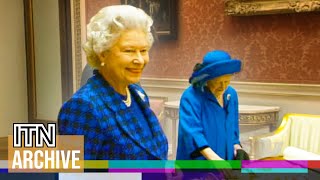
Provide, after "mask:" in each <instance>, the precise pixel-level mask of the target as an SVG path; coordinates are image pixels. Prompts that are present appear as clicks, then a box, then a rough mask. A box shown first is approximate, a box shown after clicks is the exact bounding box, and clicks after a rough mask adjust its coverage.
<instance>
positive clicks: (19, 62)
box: [0, 0, 28, 136]
mask: <svg viewBox="0 0 320 180" xmlns="http://www.w3.org/2000/svg"><path fill="white" fill-rule="evenodd" d="M0 24H1V28H0V39H1V41H0V82H1V88H0V123H1V124H0V136H7V135H8V134H12V123H14V122H27V120H28V105H27V73H26V55H25V35H24V15H23V1H22V0H5V1H4V0H1V1H0Z"/></svg>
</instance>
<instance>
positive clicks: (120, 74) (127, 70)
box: [100, 29, 150, 85]
mask: <svg viewBox="0 0 320 180" xmlns="http://www.w3.org/2000/svg"><path fill="white" fill-rule="evenodd" d="M149 49H150V47H149V44H148V41H147V35H146V33H145V32H143V31H141V30H137V29H134V30H126V31H124V32H122V33H121V35H120V37H119V40H118V41H117V42H116V44H115V45H114V46H113V47H112V48H111V49H110V50H109V51H106V52H105V53H102V55H101V56H100V60H101V61H103V62H104V63H105V65H104V66H102V67H101V68H100V70H101V71H103V73H104V74H106V75H107V77H108V78H112V81H114V82H117V83H119V84H120V83H121V84H125V85H128V84H132V83H137V82H139V81H140V77H141V74H142V71H143V69H144V67H145V65H146V64H147V63H148V62H149Z"/></svg>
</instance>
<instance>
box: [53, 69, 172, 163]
mask: <svg viewBox="0 0 320 180" xmlns="http://www.w3.org/2000/svg"><path fill="white" fill-rule="evenodd" d="M129 90H130V92H131V95H132V100H133V101H136V102H137V104H138V105H139V107H140V108H141V110H142V112H143V113H144V116H145V117H146V120H147V121H148V124H149V126H150V127H149V126H148V127H145V124H143V123H140V122H139V120H138V119H137V118H136V115H135V112H133V111H132V110H131V108H127V106H126V105H125V104H124V103H123V101H122V99H121V97H120V95H119V94H118V93H117V92H116V91H115V90H114V89H113V88H112V87H111V86H110V85H109V84H108V83H107V81H105V80H104V79H103V77H102V76H101V75H100V74H96V75H95V76H93V77H92V78H90V79H89V80H88V82H87V84H86V85H84V86H83V87H82V88H81V89H79V90H78V91H77V92H76V93H75V94H74V95H73V97H72V98H71V99H70V100H69V101H67V102H66V103H65V104H64V105H63V106H62V108H61V110H60V113H59V116H58V126H59V134H60V135H84V141H85V149H84V151H85V152H84V153H85V159H93V160H94V159H103V160H112V159H119V160H121V159H123V160H124V159H126V160H146V159H167V153H168V142H167V139H166V137H165V134H164V132H163V130H162V129H161V126H160V124H159V122H158V119H157V118H156V116H155V115H154V113H153V111H152V110H151V109H150V107H149V99H148V97H147V95H146V94H145V92H144V91H143V89H142V88H141V87H140V86H138V85H136V84H132V85H129ZM146 128H150V131H151V132H152V136H150V135H148V133H146V131H145V129H146ZM149 134H150V133H149Z"/></svg>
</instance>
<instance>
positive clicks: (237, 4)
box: [225, 0, 320, 16]
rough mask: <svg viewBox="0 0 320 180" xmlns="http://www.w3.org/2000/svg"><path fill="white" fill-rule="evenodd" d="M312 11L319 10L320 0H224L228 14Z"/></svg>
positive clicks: (244, 14) (248, 14) (243, 14)
mask: <svg viewBox="0 0 320 180" xmlns="http://www.w3.org/2000/svg"><path fill="white" fill-rule="evenodd" d="M313 11H320V0H294V1H293V0H225V13H226V14H227V15H230V16H252V15H265V14H287V13H301V12H313Z"/></svg>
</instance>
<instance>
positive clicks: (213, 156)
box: [200, 147, 224, 160]
mask: <svg viewBox="0 0 320 180" xmlns="http://www.w3.org/2000/svg"><path fill="white" fill-rule="evenodd" d="M200 153H201V154H202V155H203V156H204V157H205V158H206V159H207V160H224V159H222V158H221V157H220V156H218V155H217V154H216V153H215V152H214V151H213V150H212V149H211V148H210V147H207V148H205V149H203V150H201V151H200Z"/></svg>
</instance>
